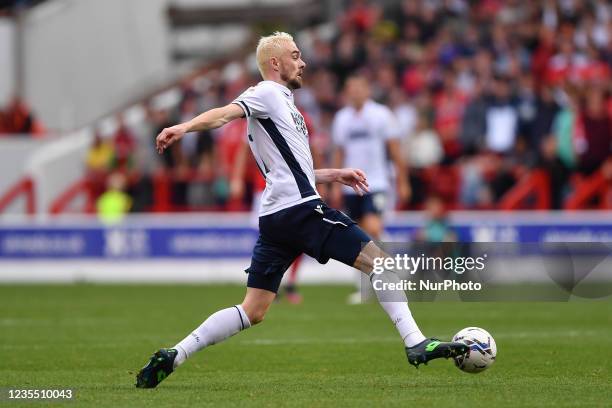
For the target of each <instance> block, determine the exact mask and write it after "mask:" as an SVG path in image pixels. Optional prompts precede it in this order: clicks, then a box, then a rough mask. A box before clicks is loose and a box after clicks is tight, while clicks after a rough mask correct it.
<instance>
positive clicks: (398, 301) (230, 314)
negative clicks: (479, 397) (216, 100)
mask: <svg viewBox="0 0 612 408" xmlns="http://www.w3.org/2000/svg"><path fill="white" fill-rule="evenodd" d="M256 58H257V64H258V67H259V70H260V72H261V75H262V77H263V79H264V80H263V81H262V82H260V83H259V84H257V85H256V86H254V87H251V88H249V89H248V90H246V91H245V92H244V93H243V94H242V95H240V96H239V97H238V98H236V99H235V100H234V102H232V103H230V104H228V105H226V106H223V107H221V108H216V109H211V110H209V111H207V112H204V113H203V114H201V115H199V116H197V117H195V118H194V119H192V120H190V121H188V122H185V123H181V124H179V125H176V126H172V127H170V128H167V129H164V130H163V131H162V132H161V133H160V134H159V135H158V136H157V148H158V151H159V152H160V153H161V152H163V151H164V150H165V149H166V148H168V147H169V146H171V145H172V144H173V143H175V142H177V141H179V140H181V138H182V137H183V135H185V134H186V133H188V132H192V131H202V130H207V129H213V128H218V127H221V126H223V125H225V124H226V123H228V122H231V121H233V120H235V119H238V118H242V117H247V118H248V127H247V138H248V140H249V145H250V147H251V151H252V152H253V156H254V157H255V161H256V163H257V166H258V167H259V170H260V171H261V173H262V175H263V176H264V177H265V179H266V188H265V190H264V193H263V196H262V200H261V206H260V217H259V239H258V240H257V243H256V244H255V248H253V257H252V259H251V265H250V266H249V268H247V269H246V272H247V273H248V279H247V290H246V294H245V297H244V300H243V301H242V303H241V304H238V305H234V306H231V307H228V308H225V309H222V310H219V311H217V312H215V313H213V314H212V315H211V316H210V317H208V318H207V319H206V320H205V321H204V322H203V323H202V324H201V325H200V326H199V327H197V328H196V329H195V330H194V331H193V332H192V333H190V334H189V335H187V337H185V338H184V339H183V340H181V341H180V342H179V343H177V344H176V345H175V346H174V347H173V348H162V349H159V350H158V351H157V352H155V354H154V355H153V356H152V357H151V358H150V360H149V362H148V363H147V364H146V365H145V366H144V367H143V368H142V369H141V370H140V371H139V372H138V374H137V376H136V386H137V387H139V388H154V387H156V386H157V385H158V384H159V383H160V382H161V381H163V380H164V379H165V378H166V377H167V376H168V375H170V374H171V373H172V372H173V371H174V370H175V368H177V367H179V366H180V365H181V364H183V363H184V362H185V361H186V360H187V359H188V358H190V357H191V356H193V354H194V353H196V352H197V351H199V350H201V349H203V348H205V347H207V346H211V345H213V344H216V343H219V342H221V341H223V340H225V339H227V338H229V337H230V336H233V335H235V334H236V333H238V332H240V331H242V330H246V329H248V328H249V327H251V325H254V324H257V323H260V322H261V321H263V319H264V316H265V315H266V313H267V311H268V309H269V308H270V306H271V305H272V302H273V301H274V298H275V297H276V292H277V291H278V288H279V286H280V282H281V279H282V277H283V274H284V273H285V271H286V270H287V268H288V267H289V265H291V263H292V262H293V261H294V260H295V258H296V257H297V256H299V255H300V254H302V253H306V254H308V255H310V256H312V257H313V258H315V259H317V260H318V261H319V262H320V263H326V262H327V261H328V260H329V259H335V260H338V261H340V262H342V263H345V264H347V265H350V266H353V267H355V268H357V269H359V270H361V271H363V272H364V273H366V274H368V275H369V276H370V279H372V281H373V282H374V283H377V282H382V283H384V282H387V283H388V284H393V285H399V284H400V281H399V278H398V277H397V275H396V274H395V273H393V272H392V271H383V272H382V273H376V274H375V273H373V272H372V271H373V267H374V259H377V258H378V259H382V258H383V257H386V256H387V255H386V254H385V253H384V252H383V251H382V250H381V249H380V248H378V246H377V245H376V244H375V243H374V242H373V241H372V240H371V238H370V237H369V236H368V235H367V234H366V233H365V232H363V230H362V229H361V228H360V227H358V226H357V225H356V224H355V222H354V221H353V220H351V219H350V218H349V217H347V216H346V215H344V214H343V213H342V212H340V211H337V210H334V209H332V208H330V207H328V206H327V205H326V204H325V203H324V202H323V201H322V200H321V197H320V196H319V194H318V193H317V191H316V188H315V184H325V183H334V182H337V183H342V184H345V185H348V186H351V187H352V188H353V189H354V190H355V192H356V193H357V194H363V193H367V192H368V182H367V180H366V176H365V174H364V173H363V172H362V171H361V170H359V169H352V168H344V169H317V170H315V169H314V167H313V160H312V155H311V152H310V147H309V142H308V131H307V129H306V124H305V123H304V118H303V116H302V115H301V114H300V113H299V112H298V110H297V108H296V107H295V104H294V101H293V91H294V90H295V89H298V88H300V87H301V86H302V74H303V71H304V68H305V66H306V64H305V63H304V61H303V60H302V56H301V52H300V50H299V49H298V48H297V46H296V44H295V43H294V42H293V38H292V37H291V36H290V35H289V34H286V33H275V34H273V35H271V36H269V37H263V38H262V39H260V41H259V44H258V46H257V52H256ZM376 294H377V296H381V297H379V302H380V305H381V306H382V308H383V309H384V310H385V312H386V313H387V314H388V316H389V317H390V319H391V321H392V322H393V323H394V325H395V327H396V328H397V330H398V332H399V334H400V336H401V338H402V341H403V343H404V347H405V351H406V355H407V357H408V362H409V363H410V364H412V365H414V366H417V367H418V365H419V364H422V363H427V362H428V361H430V360H432V359H436V358H442V357H445V358H448V357H452V356H457V355H464V354H465V353H467V352H468V350H469V349H468V346H466V345H465V344H463V343H455V342H441V341H439V340H436V339H433V338H429V339H428V338H426V337H425V336H424V335H423V334H422V333H421V330H420V329H419V327H418V325H417V324H416V322H415V320H414V318H413V317H412V314H411V312H410V309H409V308H408V299H407V298H406V294H405V293H404V292H403V291H401V290H400V291H394V295H395V298H394V299H389V298H384V297H383V294H381V293H380V292H379V291H377V292H376ZM155 301H157V302H159V301H161V299H155ZM164 301H167V300H164ZM161 306H162V307H163V303H161Z"/></svg>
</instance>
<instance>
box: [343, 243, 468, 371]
mask: <svg viewBox="0 0 612 408" xmlns="http://www.w3.org/2000/svg"><path fill="white" fill-rule="evenodd" d="M388 257H389V255H387V254H386V253H385V252H384V251H383V250H382V249H380V248H379V247H378V246H377V245H376V244H375V243H374V242H373V241H370V242H369V243H368V244H366V245H365V246H364V247H363V248H362V250H361V252H360V253H359V255H358V256H357V259H356V260H355V263H354V265H353V266H354V267H355V268H357V269H359V270H360V271H362V272H363V273H365V274H367V275H368V276H369V278H370V282H371V283H372V285H373V286H374V287H376V285H375V283H376V281H381V282H382V283H384V284H395V287H400V286H401V285H399V284H400V281H399V277H398V276H397V274H396V273H395V272H393V271H389V270H386V271H383V272H382V273H379V274H376V273H373V267H374V259H376V258H388ZM379 287H384V286H383V285H379ZM387 287H389V286H387ZM374 293H375V294H376V297H377V298H378V302H379V303H380V305H381V306H382V308H383V309H384V310H385V312H387V315H389V317H390V318H391V321H392V322H393V324H395V327H396V329H397V331H398V332H399V333H400V336H401V337H402V339H403V340H404V346H405V350H406V356H407V357H408V362H409V363H410V364H412V365H413V366H415V367H417V368H418V366H419V364H427V362H428V361H431V360H434V359H437V358H449V357H456V356H458V355H463V354H465V353H467V352H468V350H469V348H468V346H466V345H465V344H463V343H458V342H443V341H440V340H438V339H435V338H426V337H425V336H424V335H423V334H422V333H421V330H420V329H419V327H418V325H417V323H416V321H415V320H414V318H413V317H412V313H411V312H410V309H409V307H408V298H407V297H406V293H405V292H404V291H402V290H394V291H382V290H374Z"/></svg>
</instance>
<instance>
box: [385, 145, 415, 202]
mask: <svg viewBox="0 0 612 408" xmlns="http://www.w3.org/2000/svg"><path fill="white" fill-rule="evenodd" d="M387 150H388V151H389V157H390V159H391V161H392V162H393V165H394V166H395V174H396V178H397V195H398V198H399V200H400V202H401V203H406V202H408V200H410V196H411V195H412V191H411V189H410V182H409V181H408V167H407V166H406V162H404V159H403V158H402V154H401V147H400V139H389V140H387Z"/></svg>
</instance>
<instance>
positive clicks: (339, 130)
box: [332, 112, 347, 146]
mask: <svg viewBox="0 0 612 408" xmlns="http://www.w3.org/2000/svg"><path fill="white" fill-rule="evenodd" d="M343 116H344V115H343V114H342V112H338V113H337V114H336V116H335V117H334V122H333V123H332V141H333V142H334V144H335V145H336V146H344V145H345V144H346V139H347V136H346V126H344V124H343V123H342V122H343V120H342V118H343Z"/></svg>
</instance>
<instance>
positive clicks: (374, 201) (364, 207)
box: [344, 192, 387, 221]
mask: <svg viewBox="0 0 612 408" xmlns="http://www.w3.org/2000/svg"><path fill="white" fill-rule="evenodd" d="M386 200H387V195H386V194H385V193H382V192H375V193H369V194H364V195H362V196H359V195H357V194H345V195H344V207H345V208H346V212H347V213H348V215H349V217H351V218H353V219H355V220H357V221H360V220H361V219H362V218H363V217H364V216H365V215H367V214H376V215H381V214H382V213H383V211H384V210H385V205H386Z"/></svg>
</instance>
